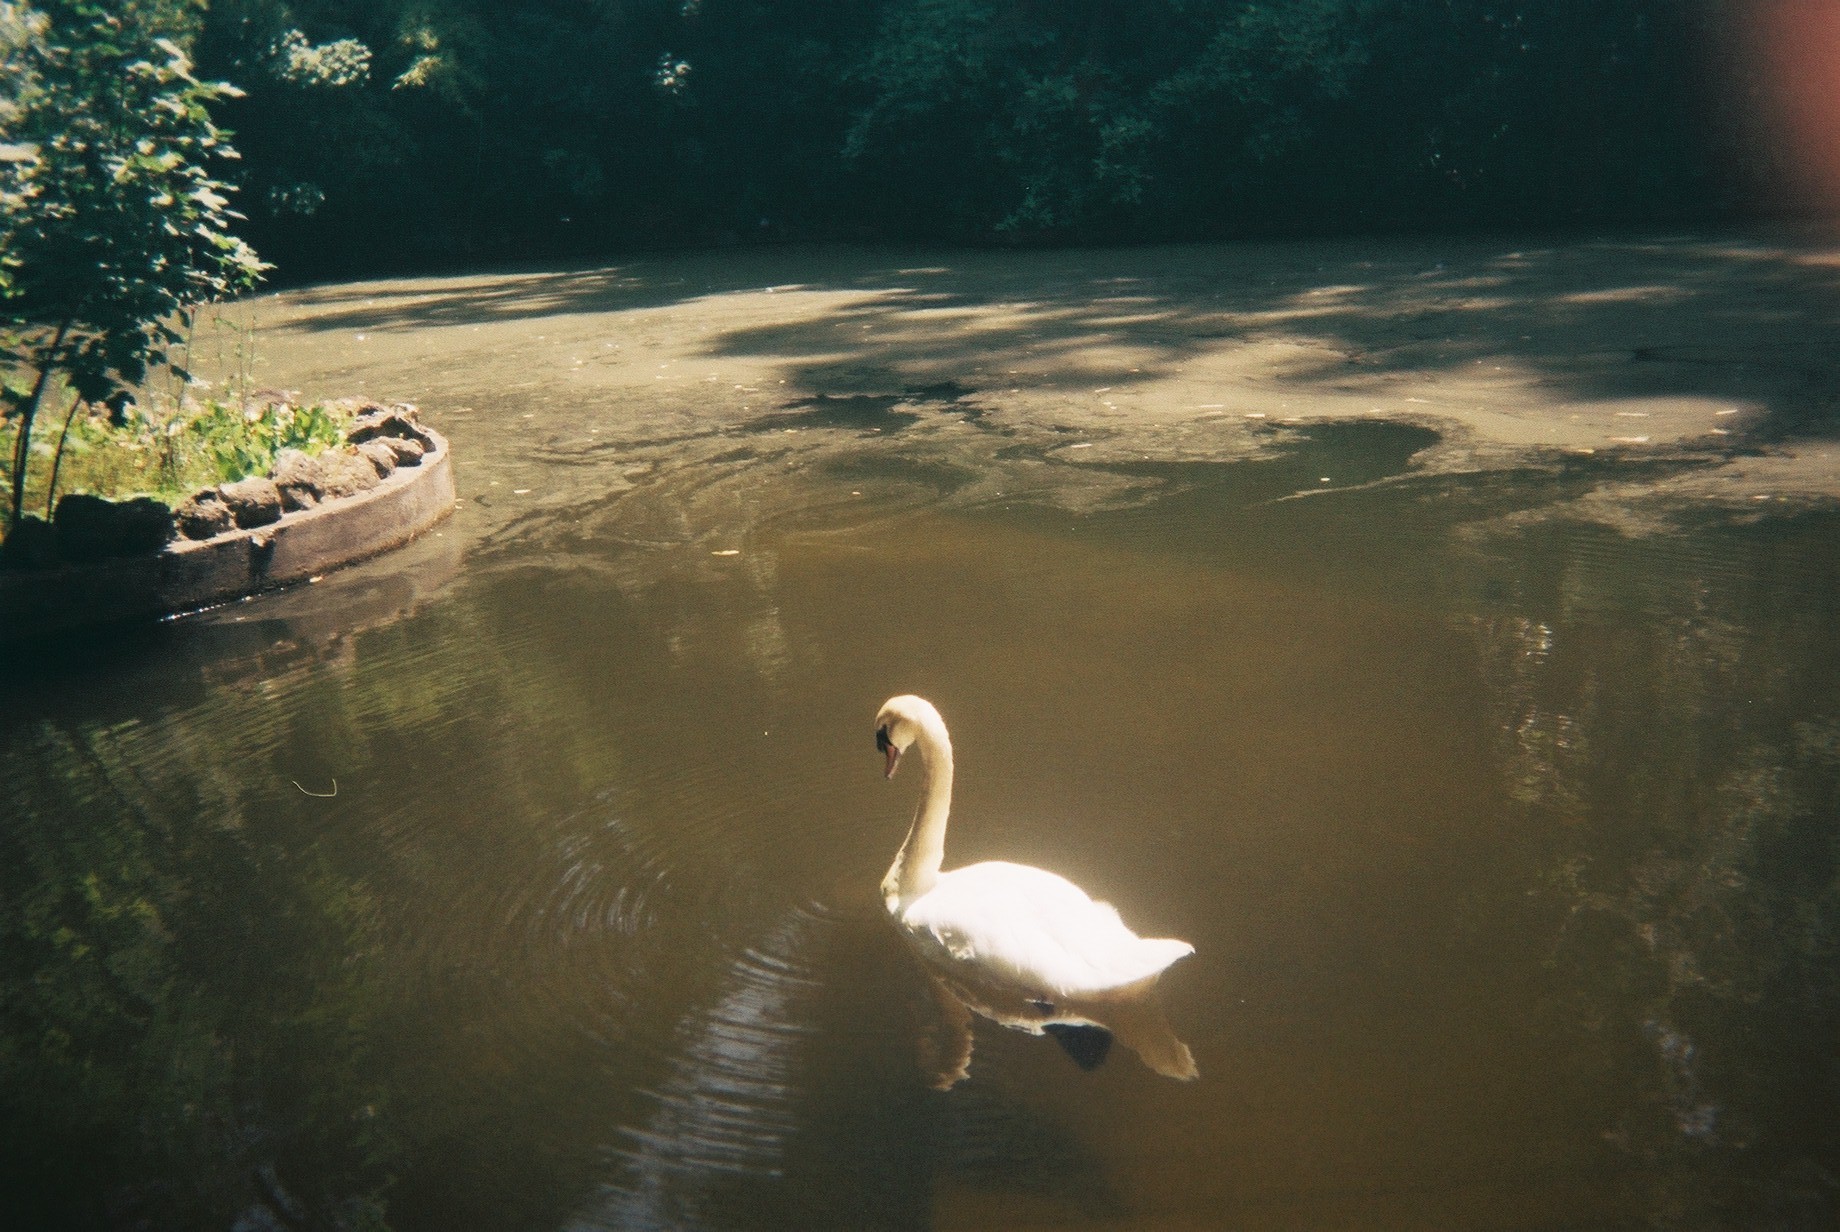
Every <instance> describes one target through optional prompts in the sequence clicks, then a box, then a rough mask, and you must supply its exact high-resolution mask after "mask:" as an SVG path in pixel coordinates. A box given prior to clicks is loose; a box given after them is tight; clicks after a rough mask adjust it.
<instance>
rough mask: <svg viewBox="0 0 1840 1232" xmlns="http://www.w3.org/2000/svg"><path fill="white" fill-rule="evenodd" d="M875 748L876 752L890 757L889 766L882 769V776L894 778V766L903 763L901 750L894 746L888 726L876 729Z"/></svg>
mask: <svg viewBox="0 0 1840 1232" xmlns="http://www.w3.org/2000/svg"><path fill="white" fill-rule="evenodd" d="M875 749H876V752H878V753H881V754H883V755H884V756H886V757H887V758H888V767H887V769H885V770H883V771H882V777H883V778H885V779H891V778H893V777H894V768H895V767H896V766H897V765H899V764H900V763H901V750H900V749H897V748H896V747H895V746H894V741H892V740H890V739H889V738H888V729H887V728H886V727H878V728H876V729H875Z"/></svg>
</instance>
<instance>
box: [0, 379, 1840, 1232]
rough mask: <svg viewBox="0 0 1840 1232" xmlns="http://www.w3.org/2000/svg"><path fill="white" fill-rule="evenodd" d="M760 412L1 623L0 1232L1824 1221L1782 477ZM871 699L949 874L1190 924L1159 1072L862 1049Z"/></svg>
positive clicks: (1127, 1061)
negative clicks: (1203, 458)
mask: <svg viewBox="0 0 1840 1232" xmlns="http://www.w3.org/2000/svg"><path fill="white" fill-rule="evenodd" d="M818 409H819V410H822V409H823V408H818ZM865 413H867V412H865ZM812 416H813V418H811V419H810V421H809V422H807V421H805V420H801V421H800V422H799V423H798V424H795V425H792V426H798V427H801V428H804V429H807V430H808V431H811V432H820V433H833V434H836V439H835V442H834V444H833V446H832V447H830V448H828V449H826V450H824V451H821V452H818V453H798V454H785V453H783V452H780V453H776V452H775V451H774V449H773V448H770V446H771V445H772V443H773V441H774V440H775V439H776V438H775V437H774V436H773V435H771V434H770V432H769V431H768V430H767V429H764V428H763V429H762V431H761V432H760V433H758V434H755V435H748V434H746V433H737V434H735V436H734V438H733V439H732V440H728V441H725V442H722V443H721V447H720V448H719V449H713V450H712V449H711V448H703V449H701V451H700V452H697V453H696V456H695V458H694V460H692V459H690V458H689V457H687V456H686V457H685V459H684V460H682V461H681V462H680V463H673V462H671V461H670V460H669V458H668V457H667V458H665V459H664V460H662V461H657V462H655V463H654V464H652V465H650V466H649V468H647V469H644V470H642V471H640V472H636V473H632V474H630V475H629V476H628V480H629V482H630V486H626V487H624V488H622V489H620V490H611V485H609V483H608V482H607V481H606V474H605V472H604V471H603V472H594V471H593V470H592V469H591V468H590V467H589V465H588V464H589V463H591V462H592V461H593V455H592V454H591V453H581V452H577V453H573V454H569V455H567V456H566V457H565V456H564V455H563V453H562V452H561V451H558V456H557V458H556V459H554V460H553V461H552V462H550V463H548V464H546V465H547V466H548V469H547V470H546V469H543V467H542V466H537V467H534V468H532V469H531V470H529V471H528V472H527V473H529V474H533V475H535V476H537V479H536V480H533V481H531V482H533V486H534V485H535V484H538V483H541V484H543V485H544V486H543V488H542V490H541V491H538V492H535V493H528V494H525V495H526V497H527V498H528V504H524V505H519V504H514V503H512V501H511V498H510V496H509V495H508V493H507V492H506V489H508V488H509V484H506V485H504V487H503V488H500V487H492V488H490V489H488V488H487V486H486V485H485V483H484V482H483V480H482V479H481V478H479V476H480V475H482V474H483V471H475V472H474V476H475V477H474V479H473V480H471V481H468V480H466V479H465V477H464V470H465V468H464V467H463V490H467V491H471V492H472V493H473V494H474V497H475V499H474V500H473V501H472V502H471V503H470V504H469V505H468V506H467V507H466V508H465V509H463V511H462V512H461V514H460V515H458V516H457V517H456V519H454V520H453V521H451V522H449V523H448V524H447V525H446V526H445V528H444V529H443V532H442V533H441V535H440V536H438V537H429V538H426V539H424V540H422V541H421V542H420V543H418V544H416V545H414V546H413V547H411V548H410V549H408V550H406V551H405V552H403V553H401V554H398V555H396V556H392V557H390V558H388V559H387V560H384V561H380V562H375V563H373V564H371V565H368V566H365V567H362V568H359V569H356V570H353V571H350V572H347V573H344V574H340V575H336V576H334V577H332V578H328V579H327V580H326V581H325V582H324V583H322V584H320V585H318V586H313V587H310V588H306V589H303V590H300V591H296V592H293V593H290V594H285V595H281V596H275V597H270V598H267V599H263V600H260V601H257V602H253V603H249V604H244V605H238V606H236V607H233V608H229V609H225V610H223V611H219V612H216V613H211V614H207V615H205V616H202V617H198V618H193V619H189V620H186V621H182V622H179V623H176V624H173V625H169V626H167V627H165V628H163V629H161V630H159V631H157V632H155V633H152V634H150V635H148V636H145V637H136V638H125V639H122V640H121V641H120V642H118V643H116V644H113V645H110V646H106V647H103V648H100V649H83V650H80V651H78V650H65V651H54V652H46V653H45V654H43V655H40V656H37V657H35V658H34V659H33V660H32V662H31V663H29V664H27V665H25V679H24V681H23V683H22V684H20V685H19V686H17V690H16V692H15V693H14V694H13V695H12V697H11V698H10V703H9V705H8V707H7V708H6V713H5V716H4V719H3V720H0V811H3V812H4V816H5V822H4V829H0V894H3V897H0V1026H3V1032H0V1080H3V1081H0V1092H3V1094H0V1107H4V1109H5V1112H4V1124H3V1126H0V1145H3V1146H4V1148H5V1149H4V1151H3V1152H0V1159H3V1160H4V1162H3V1163H0V1184H3V1185H4V1189H5V1191H6V1192H7V1193H8V1194H9V1195H11V1198H10V1202H11V1204H12V1205H13V1206H14V1208H15V1209H16V1210H20V1211H24V1212H25V1213H26V1215H27V1216H28V1218H27V1222H26V1223H22V1224H19V1225H17V1226H58V1225H63V1224H75V1225H78V1226H82V1225H84V1224H88V1225H90V1226H128V1225H131V1224H134V1223H135V1221H136V1220H137V1219H140V1218H143V1217H145V1218H149V1219H151V1220H152V1221H153V1224H154V1225H155V1226H199V1227H231V1226H239V1227H245V1228H263V1227H276V1226H284V1225H288V1224H290V1223H292V1224H294V1225H296V1226H306V1225H311V1226H350V1227H360V1226H367V1225H368V1224H369V1223H370V1221H374V1220H379V1219H383V1220H387V1221H388V1223H389V1225H390V1226H392V1227H394V1228H398V1229H454V1228H469V1229H534V1228H570V1229H587V1228H772V1227H784V1228H814V1227H831V1228H882V1227H887V1228H921V1227H939V1228H994V1227H1023V1226H1104V1227H1118V1228H1187V1227H1223V1228H1248V1229H1250V1228H1331V1227H1333V1228H1377V1229H1392V1228H1422V1229H1449V1228H1459V1227H1461V1228H1611V1227H1640V1226H1655V1227H1664V1228H1714V1227H1774V1228H1817V1227H1821V1228H1824V1227H1830V1226H1832V1224H1833V1221H1834V1220H1835V1218H1836V1217H1837V1215H1840V1177H1837V1175H1836V1173H1837V1172H1840V1130H1837V1129H1836V1122H1835V1120H1834V1117H1833V1109H1834V1107H1835V1098H1836V1095H1837V1094H1840V1086H1837V1083H1840V1078H1837V1077H1836V1075H1837V1074H1840V1052H1836V1047H1837V1045H1836V1041H1837V1040H1840V1030H1836V1028H1837V1027H1840V980H1837V979H1836V977H1835V970H1836V968H1835V961H1836V957H1837V956H1840V951H1837V946H1840V882H1837V881H1836V853H1837V851H1840V848H1837V846H1836V843H1837V840H1836V826H1835V823H1836V819H1837V814H1840V655H1836V654H1835V653H1834V650H1833V645H1834V637H1835V631H1836V629H1840V581H1837V579H1840V535H1836V533H1835V532H1836V530H1840V522H1836V520H1835V519H1834V518H1832V517H1822V516H1811V517H1804V518H1801V519H1797V520H1786V521H1776V522H1766V523H1762V524H1759V525H1754V526H1749V527H1733V526H1729V525H1723V524H1720V525H1711V526H1706V527H1702V528H1698V529H1687V530H1682V531H1679V532H1677V533H1672V534H1666V535H1659V536H1653V537H1650V538H1646V539H1621V538H1618V537H1616V536H1615V535H1612V534H1610V533H1608V532H1605V531H1602V530H1597V529H1591V528H1586V527H1579V526H1571V525H1567V524H1564V523H1560V522H1551V521H1546V522H1533V523H1530V524H1528V525H1526V526H1522V527H1520V528H1519V529H1515V528H1513V524H1512V519H1510V518H1506V516H1505V515H1510V514H1512V513H1513V512H1514V511H1515V510H1517V509H1520V508H1524V507H1532V506H1536V505H1540V504H1543V503H1545V502H1548V501H1550V500H1551V499H1552V498H1553V497H1554V495H1555V493H1556V492H1561V491H1562V489H1563V488H1564V487H1565V485H1566V484H1567V483H1568V482H1572V481H1573V480H1572V479H1571V478H1568V476H1566V475H1565V474H1563V473H1560V474H1553V473H1546V474H1541V475H1528V476H1524V477H1516V476H1508V477H1496V478H1493V479H1489V480H1486V481H1484V480H1466V479H1462V478H1456V479H1450V478H1445V479H1418V480H1409V481H1403V482H1393V483H1389V482H1380V481H1384V480H1386V479H1387V477H1389V476H1392V475H1396V474H1397V473H1398V472H1400V471H1401V470H1402V469H1403V467H1404V463H1405V459H1406V457H1407V456H1408V455H1409V454H1410V453H1411V452H1412V450H1414V449H1415V448H1418V447H1419V446H1421V445H1422V444H1423V443H1424V441H1425V439H1426V438H1425V434H1423V433H1419V432H1417V431H1415V430H1410V429H1399V428H1386V427H1382V426H1378V425H1369V426H1366V427H1362V428H1352V427H1351V428H1344V429H1334V430H1326V431H1318V432H1316V433H1315V434H1314V438H1313V439H1310V438H1296V439H1289V440H1288V441H1287V442H1286V443H1285V444H1284V446H1283V448H1281V449H1279V450H1278V451H1277V452H1276V454H1275V455H1274V456H1273V457H1270V458H1267V459H1264V460H1259V461H1249V462H1241V463H1236V464H1232V465H1220V466H1208V465H1190V466H1179V467H1175V466H1157V465H1153V464H1148V463H1145V464H1138V465H1135V466H1127V467H1120V468H1113V469H1108V468H1104V467H1085V468H1078V467H1074V466H1072V465H1070V464H1068V463H1067V462H1065V461H1058V462H1057V461H1052V460H1048V459H1047V458H1045V457H1044V456H1042V455H1038V454H1037V455H1029V456H1021V455H1019V454H1013V453H1012V454H1008V455H1006V454H1005V453H1004V451H1003V448H1002V443H1001V441H993V442H992V444H991V446H990V447H989V449H988V450H987V451H986V452H985V455H984V457H985V461H984V462H982V463H979V462H973V461H967V460H966V459H967V457H970V456H975V451H972V452H971V453H970V454H967V453H966V452H965V451H962V450H960V451H957V452H956V453H954V454H953V455H952V457H951V459H950V460H941V459H940V458H938V457H935V456H933V455H929V454H927V453H926V452H925V451H924V450H921V451H918V452H915V451H911V450H904V449H902V448H900V447H899V442H898V441H893V442H891V440H890V439H888V438H889V437H890V436H891V435H892V434H891V433H885V434H881V435H879V436H873V435H869V434H865V435H858V434H859V433H863V432H864V429H865V425H864V424H862V423H856V422H851V421H849V420H848V417H847V416H846V417H845V420H844V421H837V422H832V421H829V420H825V418H824V416H823V415H820V414H818V413H817V411H813V412H812ZM871 417H872V418H873V416H871ZM784 426H786V425H784V424H780V425H777V426H775V427H773V428H772V430H771V431H772V432H779V433H781V434H782V435H783V427H784ZM888 426H889V427H890V428H897V427H900V426H902V425H901V424H897V423H893V422H892V421H890V422H889V423H888ZM466 430H467V429H466V427H465V425H464V424H462V426H461V431H460V435H461V436H464V435H465V434H466ZM962 430H963V431H975V427H974V426H971V427H966V428H963V429H962ZM474 431H475V433H477V429H476V428H475V429H474ZM533 448H534V447H533ZM539 452H540V451H539ZM539 461H541V459H539ZM571 468H573V469H571ZM1069 475H1075V476H1076V478H1075V479H1072V480H1069V479H1068V478H1067V476H1069ZM1044 476H1046V477H1047V478H1044ZM1324 477H1327V478H1328V479H1329V480H1330V482H1329V483H1327V484H1324V483H1323V480H1324ZM1072 490H1078V491H1080V492H1083V493H1084V494H1085V496H1084V498H1083V499H1079V500H1070V499H1067V493H1068V492H1069V491H1072ZM1299 492H1308V493H1310V495H1308V496H1307V497H1296V496H1294V494H1296V493H1299ZM479 497H483V498H484V499H483V500H480V499H478V498H479ZM731 552H732V553H733V554H732V555H728V554H723V553H731ZM16 666H18V665H16ZM900 691H914V692H919V693H922V694H924V695H926V696H928V697H930V698H932V699H933V700H934V701H936V702H937V703H938V704H939V706H940V707H941V709H942V710H943V711H944V713H945V715H946V717H947V720H948V721H949V722H950V723H951V725H952V731H953V736H954V739H955V742H956V745H957V750H958V773H959V790H958V794H957V798H956V803H955V808H954V814H953V815H954V825H953V829H952V832H951V834H950V836H949V839H948V865H950V864H953V863H960V862H970V861H973V860H977V859H985V858H1010V859H1017V860H1023V861H1027V862H1032V863H1039V864H1042V865H1045V866H1048V867H1052V868H1054V869H1056V870H1057V871H1060V872H1062V873H1065V874H1067V875H1068V876H1070V877H1072V878H1074V879H1075V880H1077V881H1079V882H1081V883H1082V884H1083V885H1085V886H1086V887H1087V888H1088V889H1090V890H1092V891H1093V892H1094V893H1095V894H1096V895H1098V896H1101V897H1105V898H1108V899H1110V900H1112V901H1113V902H1115V903H1117V904H1118V905H1119V906H1120V908H1121V909H1122V911H1123V912H1124V914H1125V916H1126V918H1127V920H1129V921H1131V922H1132V923H1133V924H1135V925H1136V926H1138V927H1139V929H1140V931H1143V932H1145V933H1147V934H1155V935H1173V936H1178V937H1183V938H1186V939H1188V940H1190V941H1192V942H1193V943H1194V945H1195V946H1196V949H1197V953H1196V955H1195V957H1193V958H1191V959H1188V960H1186V961H1184V962H1183V963H1181V964H1179V965H1178V966H1177V967H1176V968H1174V969H1173V970H1172V972H1171V973H1170V975H1169V977H1168V979H1167V981H1166V1004H1167V1008H1168V1012H1169V1016H1170V1019H1171V1021H1172V1022H1173V1023H1174V1025H1175V1027H1176V1029H1177V1031H1178V1033H1179V1034H1181V1035H1182V1036H1183V1037H1184V1038H1185V1039H1186V1040H1187V1041H1188V1042H1189V1044H1190V1045H1191V1046H1192V1047H1193V1049H1194V1052H1195V1055H1196V1058H1197V1060H1198V1062H1199V1064H1200V1066H1201V1070H1202V1078H1201V1080H1200V1081H1199V1082H1197V1083H1194V1084H1188V1085H1184V1084H1178V1083H1174V1082H1171V1081H1168V1080H1166V1079H1162V1078H1158V1077H1157V1076H1155V1075H1154V1074H1151V1073H1150V1072H1149V1071H1147V1070H1145V1069H1143V1068H1142V1067H1141V1066H1139V1065H1138V1064H1137V1063H1136V1061H1135V1059H1134V1058H1132V1057H1131V1056H1129V1055H1128V1054H1123V1053H1119V1054H1115V1055H1114V1057H1113V1059H1112V1060H1111V1061H1110V1062H1109V1063H1108V1064H1107V1065H1105V1066H1104V1067H1102V1068H1101V1069H1099V1070H1098V1071H1097V1072H1094V1073H1092V1074H1083V1073H1081V1072H1080V1071H1079V1070H1077V1069H1076V1068H1075V1067H1074V1066H1073V1065H1072V1064H1071V1063H1070V1062H1069V1061H1068V1059H1067V1058H1066V1057H1065V1056H1063V1055H1061V1053H1060V1052H1059V1050H1058V1049H1056V1048H1055V1047H1054V1046H1053V1045H1052V1043H1050V1042H1049V1041H1047V1040H1043V1039H1036V1038H1031V1037H1027V1036H1024V1035H1020V1034H1014V1033H1009V1032H1004V1031H1002V1030H1000V1029H997V1028H995V1027H993V1026H991V1025H990V1024H980V1026H979V1029H978V1037H977V1039H978V1042H977V1051H976V1055H975V1058H974V1061H973V1064H972V1070H971V1078H970V1080H969V1081H968V1082H966V1083H964V1084H961V1085H960V1086H959V1087H957V1088H956V1089H954V1090H952V1091H950V1092H947V1093H940V1092H935V1091H932V1090H929V1089H927V1087H926V1085H925V1081H924V1077H923V1075H922V1073H921V1070H920V1067H919V1063H918V1060H917V1046H918V1042H919V1041H920V1039H921V1038H922V1036H923V1034H924V1032H925V1031H926V1030H927V1029H928V1026H929V1022H930V1018H929V1016H930V1015H931V1014H932V1013H933V1012H934V1011H933V1009H932V1003H931V1001H930V998H929V995H928V992H927V989H926V987H925V986H924V984H923V982H922V980H921V977H920V975H919V973H918V971H917V970H916V969H915V968H914V966H913V965H912V963H911V961H910V960H909V959H908V958H907V957H906V955H905V953H904V951H903V950H902V949H901V948H900V946H899V944H898V941H897V939H896V938H895V937H894V936H893V935H892V933H891V932H890V930H889V929H888V928H887V927H886V925H885V924H884V922H883V921H882V919H881V917H880V914H879V913H880V908H879V904H878V903H877V901H876V898H875V894H874V888H875V886H876V883H877V882H878V881H879V879H880V876H881V873H882V871H883V870H884V869H885V867H886V865H887V863H888V860H889V859H890V858H891V856H892V854H893V852H894V850H895V848H896V846H897V845H898V844H899V842H900V840H901V837H902V835H903V832H904V830H905V827H906V824H907V820H908V816H909V812H910V810H911V807H912V801H913V798H914V793H915V790H916V785H915V782H914V781H913V780H912V779H911V778H909V777H908V776H905V775H904V776H902V777H901V778H898V779H896V780H895V782H894V783H892V784H889V783H885V782H883V781H882V778H881V775H880V773H879V771H880V768H881V761H880V758H879V757H878V756H877V754H876V752H875V749H874V743H873V738H872V736H873V733H872V731H871V722H870V721H871V719H872V718H873V716H874V713H875V709H876V707H877V705H878V704H879V703H880V702H881V701H882V700H883V699H884V698H885V697H887V696H888V695H890V694H891V693H895V692H900ZM335 785H336V787H335ZM335 792H336V794H335ZM277 1212H279V1213H277ZM239 1218H240V1219H241V1220H242V1222H241V1223H238V1222H237V1221H238V1220H239Z"/></svg>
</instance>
